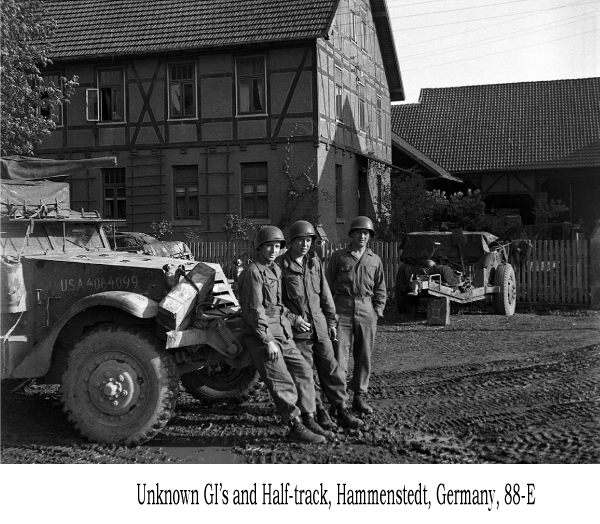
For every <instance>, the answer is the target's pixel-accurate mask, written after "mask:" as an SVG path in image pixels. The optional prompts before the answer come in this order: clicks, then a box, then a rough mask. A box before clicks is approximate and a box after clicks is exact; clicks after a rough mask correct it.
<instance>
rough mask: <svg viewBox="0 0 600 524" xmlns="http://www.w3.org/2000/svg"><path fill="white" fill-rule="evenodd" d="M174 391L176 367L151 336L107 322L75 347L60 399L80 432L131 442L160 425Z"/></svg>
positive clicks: (165, 419) (168, 411) (170, 409)
mask: <svg viewBox="0 0 600 524" xmlns="http://www.w3.org/2000/svg"><path fill="white" fill-rule="evenodd" d="M178 389H179V377H178V374H177V367H176V366H175V363H174V362H173V360H172V358H171V356H170V355H169V354H168V353H167V352H165V351H164V350H163V349H162V346H161V344H160V342H159V341H158V340H157V339H156V338H155V337H153V336H152V335H151V334H149V333H148V332H147V331H144V330H142V329H139V328H125V327H122V326H113V325H106V324H105V325H101V326H99V327H97V328H95V329H93V330H92V331H90V332H89V333H88V334H86V335H85V336H84V337H83V338H82V339H81V340H79V342H77V343H76V344H75V346H74V347H73V349H72V351H71V354H70V356H69V361H68V365H67V370H66V371H65V373H64V374H63V378H62V386H61V400H62V402H63V410H64V411H65V413H67V416H68V418H69V420H70V421H71V422H72V423H73V425H74V426H75V427H76V428H77V429H78V430H79V431H80V432H81V434H82V435H83V436H85V437H87V438H88V439H89V440H91V441H93V442H99V443H103V444H124V445H127V446H130V445H139V444H142V443H143V442H146V441H147V440H150V439H151V438H153V437H154V436H155V435H157V434H158V433H159V432H160V431H161V430H162V429H163V428H164V426H165V425H166V424H167V422H168V421H169V419H170V418H171V415H172V414H173V412H174V409H175V403H176V402H177V395H178ZM115 402H117V403H118V404H115Z"/></svg>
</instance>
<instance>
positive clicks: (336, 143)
mask: <svg viewBox="0 0 600 524" xmlns="http://www.w3.org/2000/svg"><path fill="white" fill-rule="evenodd" d="M45 4H46V6H47V8H48V10H49V14H50V16H52V17H53V18H54V19H55V20H56V21H57V24H58V27H57V31H56V34H55V36H54V39H53V53H52V60H53V65H52V66H49V67H47V68H46V70H45V71H44V74H45V76H46V79H47V80H48V81H50V80H53V81H55V82H57V81H58V80H57V79H58V78H59V77H60V76H64V77H68V78H70V77H72V76H73V75H77V76H78V77H79V87H78V88H77V90H76V93H75V95H74V96H73V97H72V98H71V102H70V103H69V104H66V105H65V106H64V107H59V108H56V110H55V111H54V112H53V114H52V115H49V117H51V118H55V119H56V122H57V128H56V130H55V131H53V132H52V134H51V135H50V136H49V137H48V138H46V139H45V140H44V141H43V143H42V144H41V145H40V147H39V148H38V149H37V151H36V154H38V155H39V156H43V157H49V158H94V157H96V156H103V155H106V154H112V155H116V156H117V159H118V166H117V167H116V168H113V169H104V170H99V169H95V170H89V171H88V172H86V173H82V174H81V175H79V176H77V177H73V178H72V179H71V189H72V198H73V200H74V201H73V206H75V207H84V208H90V209H98V210H101V212H102V213H103V215H105V216H106V217H108V218H123V219H125V220H126V222H127V228H129V229H134V230H138V231H149V229H150V225H151V223H152V222H158V221H160V220H167V221H169V222H170V223H171V227H172V228H173V230H174V231H175V232H176V233H178V234H182V233H183V232H185V231H186V230H188V229H190V230H192V231H195V232H196V233H199V234H200V237H201V238H202V239H203V240H219V239H223V238H224V233H223V225H224V223H225V216H226V214H228V213H234V214H236V215H239V216H244V217H248V218H251V219H253V220H254V221H256V222H259V223H270V224H275V225H280V226H282V227H284V228H285V227H286V226H287V225H289V223H290V221H293V220H296V219H300V218H305V219H309V220H312V221H314V222H320V223H321V224H322V225H323V227H324V230H325V232H326V233H327V235H328V237H329V238H330V239H331V240H334V241H335V240H338V239H340V240H343V239H345V238H346V234H347V227H348V224H349V221H350V220H351V219H352V218H353V217H354V216H356V215H358V214H367V215H370V216H372V217H373V218H377V214H378V212H379V211H380V207H379V206H380V205H381V203H380V194H381V190H382V187H383V186H385V184H386V183H387V181H388V179H389V166H390V165H391V160H392V158H391V130H390V113H391V101H399V100H403V99H404V93H403V87H402V80H401V76H400V70H399V66H398V60H397V56H396V52H395V48H394V41H393V36H392V32H391V26H390V20H389V15H388V11H387V6H386V2H385V0H295V1H293V2H291V1H288V0H192V1H189V0H188V1H183V0H153V1H152V2H147V1H146V0H49V1H47V2H45Z"/></svg>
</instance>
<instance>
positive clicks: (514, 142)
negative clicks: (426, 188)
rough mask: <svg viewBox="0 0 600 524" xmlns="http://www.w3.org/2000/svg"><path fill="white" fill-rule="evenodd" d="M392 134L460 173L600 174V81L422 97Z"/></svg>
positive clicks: (400, 114) (426, 92)
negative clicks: (591, 170)
mask: <svg viewBox="0 0 600 524" xmlns="http://www.w3.org/2000/svg"><path fill="white" fill-rule="evenodd" d="M392 131H393V132H394V133H396V134H397V135H399V136H400V137H401V138H403V139H404V140H406V141H407V142H408V143H410V144H411V145H413V146H414V147H415V148H416V149H418V150H419V151H421V152H422V153H423V154H425V155H426V156H428V157H429V158H431V159H432V160H433V161H434V162H435V163H437V164H439V165H440V166H442V167H443V168H445V169H446V170H448V171H450V172H452V173H460V172H473V171H493V170H509V169H540V168H560V167H600V78H581V79H576V80H553V81H543V82H519V83H514V84H491V85H478V86H466V87H448V88H437V89H422V90H421V96H420V99H419V103H418V104H405V105H395V106H392Z"/></svg>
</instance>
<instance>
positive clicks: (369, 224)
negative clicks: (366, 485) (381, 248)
mask: <svg viewBox="0 0 600 524" xmlns="http://www.w3.org/2000/svg"><path fill="white" fill-rule="evenodd" d="M355 229H368V230H369V231H370V232H371V238H373V237H374V236H375V227H374V226H373V221H372V220H371V219H370V218H369V217H364V216H360V217H356V218H355V219H354V220H353V221H352V223H351V224H350V230H349V231H348V236H352V231H353V230H355Z"/></svg>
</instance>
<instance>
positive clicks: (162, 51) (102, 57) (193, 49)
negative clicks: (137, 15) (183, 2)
mask: <svg viewBox="0 0 600 524" xmlns="http://www.w3.org/2000/svg"><path fill="white" fill-rule="evenodd" d="M318 38H328V32H327V31H324V32H321V33H320V34H316V35H314V36H308V37H302V38H298V37H288V38H272V39H266V40H260V41H258V40H250V41H242V42H235V43H227V44H216V45H206V46H196V47H173V48H166V49H159V50H157V49H152V50H148V51H130V52H124V51H118V50H116V51H114V52H113V53H101V54H100V53H99V54H93V55H90V54H88V55H75V56H51V57H50V58H51V59H52V60H53V61H54V62H73V61H77V60H105V59H111V60H112V59H114V57H115V56H116V55H119V56H121V57H140V56H148V55H152V56H158V55H160V56H164V55H169V54H172V53H194V52H202V53H206V52H211V51H216V50H220V51H221V50H234V49H236V48H239V47H244V48H248V46H256V47H261V46H266V45H271V44H273V43H286V44H288V43H297V44H302V43H312V42H314V41H316V40H317V39H318Z"/></svg>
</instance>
